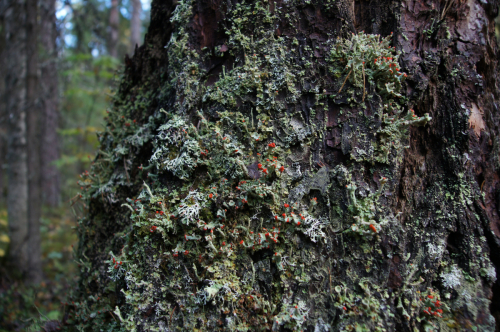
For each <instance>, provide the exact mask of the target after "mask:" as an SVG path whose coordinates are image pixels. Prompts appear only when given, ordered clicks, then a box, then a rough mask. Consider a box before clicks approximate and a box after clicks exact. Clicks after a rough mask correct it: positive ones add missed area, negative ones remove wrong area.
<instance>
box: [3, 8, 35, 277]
mask: <svg viewBox="0 0 500 332" xmlns="http://www.w3.org/2000/svg"><path fill="white" fill-rule="evenodd" d="M4 3H5V4H6V5H5V8H6V11H5V41H6V43H5V53H4V54H5V57H4V61H5V67H3V68H4V69H3V72H4V74H5V76H4V79H5V94H4V101H5V106H6V112H7V121H8V122H7V129H8V132H7V134H8V139H7V158H6V161H7V165H8V168H7V177H8V196H7V210H8V222H9V237H10V248H9V262H10V263H11V264H12V266H13V267H14V269H15V270H16V271H18V272H21V273H22V274H23V275H26V273H27V272H28V267H29V258H28V254H29V247H28V238H29V235H28V163H27V162H28V156H27V142H26V109H25V104H24V100H25V95H26V85H25V84H26V82H25V81H24V77H25V70H26V56H25V53H24V52H25V38H26V32H25V26H24V23H25V19H26V17H25V11H24V3H23V2H22V1H15V0H10V1H5V2H4Z"/></svg>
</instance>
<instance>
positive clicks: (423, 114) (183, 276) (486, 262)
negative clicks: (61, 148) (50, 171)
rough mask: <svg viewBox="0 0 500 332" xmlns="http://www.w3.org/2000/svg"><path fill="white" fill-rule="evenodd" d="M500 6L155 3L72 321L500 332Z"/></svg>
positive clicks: (105, 144)
mask: <svg viewBox="0 0 500 332" xmlns="http://www.w3.org/2000/svg"><path fill="white" fill-rule="evenodd" d="M497 6H498V4H497V2H493V1H491V2H486V1H474V0H470V1H442V2H440V1H427V2H423V1H408V2H404V3H403V2H399V1H287V2H284V1H283V2H281V1H277V2H275V1H270V2H261V1H256V2H252V3H251V4H248V3H244V2H242V3H239V2H237V1H204V0H198V1H195V0H193V1H183V2H179V3H177V2H170V1H154V2H153V4H152V10H151V13H152V17H151V26H150V28H149V31H148V34H147V35H146V40H145V44H144V46H142V47H141V48H140V49H139V52H136V54H135V56H134V57H133V58H132V59H129V58H126V60H125V74H124V77H123V79H122V83H121V85H120V88H119V91H118V93H117V97H116V99H115V102H114V107H113V110H112V111H111V112H110V115H109V118H108V125H107V128H106V131H105V132H104V133H103V134H102V136H101V137H100V141H101V150H100V152H99V154H98V155H97V157H96V159H95V162H94V164H93V166H92V168H91V170H90V172H87V173H84V174H83V175H82V176H83V179H82V181H81V185H82V186H84V187H85V190H84V191H83V192H82V193H81V194H82V198H83V201H82V202H81V204H82V206H84V207H85V208H87V207H88V214H87V215H85V216H84V217H83V218H82V219H81V220H80V222H79V232H80V245H79V248H78V255H79V258H80V263H81V279H80V284H79V289H78V290H77V291H75V293H74V294H73V296H74V300H75V304H74V305H72V306H70V310H71V311H74V314H75V315H76V316H72V317H73V318H70V319H69V320H68V323H70V324H76V325H79V326H80V327H81V328H82V329H84V330H89V331H90V330H92V326H94V324H98V325H101V326H104V325H106V326H109V327H113V328H115V329H117V330H118V329H123V330H136V331H152V330H160V331H175V330H209V331H214V330H226V331H232V330H242V331H245V330H280V331H285V330H297V331H298V330H307V331H328V330H331V331H343V330H348V331H352V330H355V331H430V330H441V331H452V330H463V331H494V330H495V319H494V317H497V319H498V314H499V312H498V308H499V306H498V302H499V296H500V294H499V291H498V282H497V281H496V280H497V279H496V270H497V269H498V267H499V266H500V264H499V263H500V262H499V259H500V257H499V256H498V253H499V252H500V251H499V249H500V248H499V244H500V232H499V229H500V220H499V216H498V207H499V204H500V202H499V200H498V197H499V196H498V192H499V189H500V179H499V177H498V167H499V166H500V163H499V159H498V158H499V148H500V145H499V143H500V142H499V136H498V133H499V131H498V130H499V129H498V125H499V116H498V110H497V107H498V106H497V105H498V99H499V96H498V92H497V83H498V77H497V73H498V64H497V45H496V44H495V39H494V35H493V31H494V29H493V19H494V17H495V16H496V15H497ZM166 18H170V21H169V20H167V19H166ZM378 34H380V35H381V36H378ZM110 310H114V314H111V313H110V312H109V311H110ZM72 314H73V313H72Z"/></svg>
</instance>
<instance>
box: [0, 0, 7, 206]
mask: <svg viewBox="0 0 500 332" xmlns="http://www.w3.org/2000/svg"><path fill="white" fill-rule="evenodd" d="M6 5H7V3H6V1H0V28H1V29H2V33H1V34H0V66H2V68H5V67H6V66H7V61H6V59H5V37H6V36H5V12H6V10H7V8H6ZM6 155H7V110H6V107H5V79H0V201H1V202H6V200H5V199H4V198H5V193H6V190H5V189H6V188H5V184H6V182H5V179H6V177H5V167H6V166H5V163H6V160H5V157H6ZM3 204H5V203H3ZM4 206H5V205H4Z"/></svg>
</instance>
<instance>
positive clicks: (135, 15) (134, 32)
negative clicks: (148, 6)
mask: <svg viewBox="0 0 500 332" xmlns="http://www.w3.org/2000/svg"><path fill="white" fill-rule="evenodd" d="M141 15H142V3H141V1H140V0H132V17H131V18H130V54H134V52H135V48H136V47H137V46H140V45H141V30H142V20H141Z"/></svg>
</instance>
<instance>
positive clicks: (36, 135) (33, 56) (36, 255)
mask: <svg viewBox="0 0 500 332" xmlns="http://www.w3.org/2000/svg"><path fill="white" fill-rule="evenodd" d="M37 19H38V4H37V0H26V104H25V107H26V138H27V139H26V141H27V148H28V238H29V243H28V247H29V270H28V276H27V277H28V281H29V282H31V283H38V282H40V281H41V279H42V257H41V238H40V217H41V203H42V199H41V198H42V193H41V177H40V166H41V159H40V139H41V135H40V119H41V114H40V113H41V108H40V103H39V99H38V96H39V95H38V93H39V90H38V84H39V74H38V69H39V68H38V45H39V44H38V24H37Z"/></svg>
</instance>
